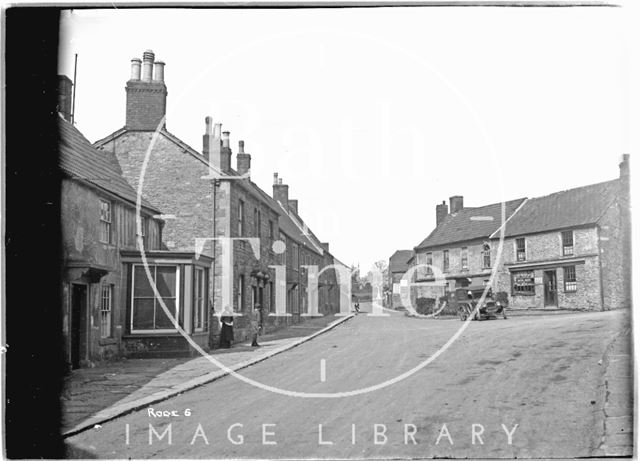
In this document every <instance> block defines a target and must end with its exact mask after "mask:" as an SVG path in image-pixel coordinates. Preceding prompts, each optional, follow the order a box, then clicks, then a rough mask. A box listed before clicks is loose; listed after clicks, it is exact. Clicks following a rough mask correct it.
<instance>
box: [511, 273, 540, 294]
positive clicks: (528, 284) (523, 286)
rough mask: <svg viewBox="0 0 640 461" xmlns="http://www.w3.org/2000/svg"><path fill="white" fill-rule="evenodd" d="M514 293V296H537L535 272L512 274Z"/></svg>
mask: <svg viewBox="0 0 640 461" xmlns="http://www.w3.org/2000/svg"><path fill="white" fill-rule="evenodd" d="M511 284H512V291H513V294H514V295H533V294H535V278H534V275H533V271H519V272H513V273H512V274H511Z"/></svg>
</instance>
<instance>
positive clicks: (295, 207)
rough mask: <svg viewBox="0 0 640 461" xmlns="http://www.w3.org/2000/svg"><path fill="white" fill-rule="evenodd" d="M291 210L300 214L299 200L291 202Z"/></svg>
mask: <svg viewBox="0 0 640 461" xmlns="http://www.w3.org/2000/svg"><path fill="white" fill-rule="evenodd" d="M289 209H290V210H292V211H294V212H295V214H298V200H292V199H290V200H289Z"/></svg>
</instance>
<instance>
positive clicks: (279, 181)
mask: <svg viewBox="0 0 640 461" xmlns="http://www.w3.org/2000/svg"><path fill="white" fill-rule="evenodd" d="M278 185H280V186H281V185H282V178H278Z"/></svg>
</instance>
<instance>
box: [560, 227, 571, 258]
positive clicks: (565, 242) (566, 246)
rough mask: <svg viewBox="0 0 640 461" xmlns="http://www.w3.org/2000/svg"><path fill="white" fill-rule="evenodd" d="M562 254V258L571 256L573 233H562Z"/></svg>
mask: <svg viewBox="0 0 640 461" xmlns="http://www.w3.org/2000/svg"><path fill="white" fill-rule="evenodd" d="M562 254H563V255H564V256H571V255H573V231H563V232H562Z"/></svg>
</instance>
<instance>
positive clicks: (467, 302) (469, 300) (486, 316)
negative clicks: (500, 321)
mask: <svg viewBox="0 0 640 461" xmlns="http://www.w3.org/2000/svg"><path fill="white" fill-rule="evenodd" d="M484 291H485V287H484V286H468V287H465V288H456V291H455V292H454V293H451V296H450V300H449V302H450V303H452V304H453V307H454V309H455V307H457V311H458V316H459V317H460V320H462V321H463V322H464V321H465V320H467V318H469V316H470V315H472V314H473V319H472V320H493V319H497V318H498V315H501V316H502V318H504V319H506V318H507V314H506V312H505V309H504V306H502V305H501V303H500V302H499V301H495V300H494V299H493V293H492V292H491V289H490V288H489V290H488V291H487V294H486V296H485V298H484V300H483V303H482V305H481V306H480V308H479V309H478V310H477V311H476V306H477V304H478V302H479V301H480V299H481V298H482V295H483V293H484Z"/></svg>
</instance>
